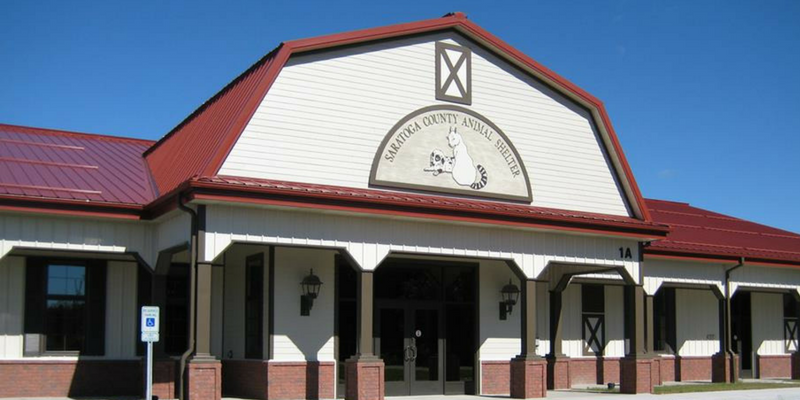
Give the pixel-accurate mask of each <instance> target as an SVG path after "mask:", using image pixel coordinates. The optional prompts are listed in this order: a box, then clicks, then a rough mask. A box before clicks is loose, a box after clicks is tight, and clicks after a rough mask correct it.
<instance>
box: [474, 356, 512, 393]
mask: <svg viewBox="0 0 800 400" xmlns="http://www.w3.org/2000/svg"><path fill="white" fill-rule="evenodd" d="M509 393H511V364H510V363H509V362H508V361H482V362H481V394H484V395H489V394H492V395H496V394H503V395H507V394H509Z"/></svg>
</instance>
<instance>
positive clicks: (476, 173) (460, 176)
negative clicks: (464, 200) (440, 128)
mask: <svg viewBox="0 0 800 400" xmlns="http://www.w3.org/2000/svg"><path fill="white" fill-rule="evenodd" d="M447 144H448V145H449V146H450V148H452V149H453V155H452V156H446V155H445V154H444V152H443V151H442V150H439V149H435V150H433V151H432V152H431V162H430V166H429V167H427V168H425V172H433V176H438V175H439V174H441V173H445V172H446V173H449V174H451V175H452V176H453V180H454V181H456V183H457V184H459V185H461V186H469V187H470V188H472V189H474V190H481V189H483V187H484V186H486V183H487V182H488V176H487V174H486V169H485V168H483V166H482V165H480V164H478V165H475V163H474V162H473V161H472V157H470V155H469V152H468V151H467V145H466V143H464V139H463V138H462V137H461V134H460V133H458V132H457V131H456V128H455V127H451V128H450V133H448V134H447Z"/></svg>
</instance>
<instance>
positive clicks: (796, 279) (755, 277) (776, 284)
mask: <svg viewBox="0 0 800 400" xmlns="http://www.w3.org/2000/svg"><path fill="white" fill-rule="evenodd" d="M739 286H745V287H748V288H766V289H790V290H798V289H800V274H798V273H797V270H795V269H789V268H770V267H764V266H757V265H752V264H747V263H745V266H744V267H743V268H739V269H737V270H736V271H733V273H732V275H731V289H732V291H733V292H734V293H735V291H736V290H737V289H738V288H739Z"/></svg>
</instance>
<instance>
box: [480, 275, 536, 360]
mask: <svg viewBox="0 0 800 400" xmlns="http://www.w3.org/2000/svg"><path fill="white" fill-rule="evenodd" d="M478 274H479V280H480V288H479V292H480V295H479V299H480V305H479V309H480V327H479V329H480V343H479V345H480V359H481V361H508V360H510V359H512V358H514V357H516V356H517V355H519V353H520V351H521V349H522V348H521V347H520V346H521V342H520V332H521V331H520V312H521V310H522V309H521V307H520V306H519V305H517V306H516V307H514V310H513V311H512V312H511V315H509V316H508V319H506V320H505V321H500V315H499V309H498V308H499V305H498V304H500V301H501V300H502V298H501V295H500V288H502V287H503V285H506V284H507V283H508V280H509V279H511V280H512V281H513V282H515V284H516V285H517V286H519V285H520V282H519V279H517V277H516V276H515V275H514V273H513V272H512V271H511V268H509V267H508V265H506V264H505V263H503V262H499V261H482V262H481V263H480V267H479V269H478ZM537 310H541V307H537ZM539 332H542V331H541V330H540V331H539Z"/></svg>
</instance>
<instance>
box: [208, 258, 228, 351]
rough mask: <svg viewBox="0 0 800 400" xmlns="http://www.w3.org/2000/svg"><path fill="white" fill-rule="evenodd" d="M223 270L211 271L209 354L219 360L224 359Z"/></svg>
mask: <svg viewBox="0 0 800 400" xmlns="http://www.w3.org/2000/svg"><path fill="white" fill-rule="evenodd" d="M225 269H226V268H224V267H223V268H217V267H215V268H212V269H211V354H213V355H214V356H215V357H217V358H219V359H220V360H221V359H223V358H225V353H224V352H223V350H222V349H223V348H224V347H223V343H222V337H223V334H222V330H223V328H222V324H223V321H224V318H225V317H224V315H223V312H224V308H225V300H224V297H223V293H224V291H223V289H224V287H225Z"/></svg>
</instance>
